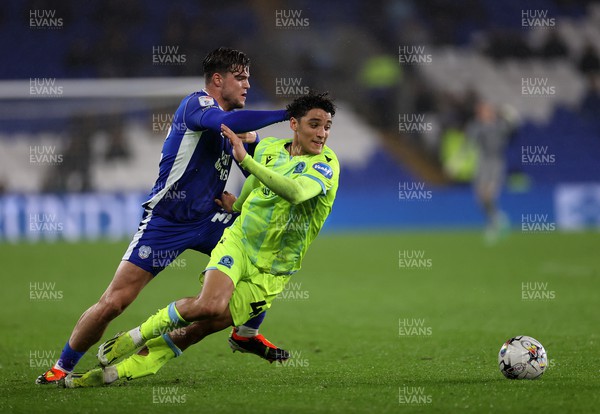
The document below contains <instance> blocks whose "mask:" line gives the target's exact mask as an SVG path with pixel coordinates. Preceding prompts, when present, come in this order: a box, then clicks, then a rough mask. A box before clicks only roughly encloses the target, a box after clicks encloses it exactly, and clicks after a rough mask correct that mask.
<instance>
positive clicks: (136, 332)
mask: <svg viewBox="0 0 600 414" xmlns="http://www.w3.org/2000/svg"><path fill="white" fill-rule="evenodd" d="M129 336H131V339H133V343H134V344H135V346H137V347H140V346H142V345H144V344H145V343H146V341H145V340H144V338H142V331H141V330H140V327H139V326H136V327H135V328H133V329H132V330H131V331H129Z"/></svg>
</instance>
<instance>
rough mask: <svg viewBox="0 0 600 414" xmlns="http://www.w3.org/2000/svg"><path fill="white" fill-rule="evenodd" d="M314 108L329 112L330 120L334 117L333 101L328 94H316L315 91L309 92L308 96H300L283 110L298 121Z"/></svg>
mask: <svg viewBox="0 0 600 414" xmlns="http://www.w3.org/2000/svg"><path fill="white" fill-rule="evenodd" d="M315 108H319V109H322V110H324V111H325V112H329V113H330V114H331V117H332V118H333V116H334V115H335V105H334V104H333V99H332V98H330V97H329V93H328V92H324V93H316V92H315V91H310V92H309V93H308V95H302V96H300V97H298V98H296V99H294V100H293V101H292V102H291V103H290V104H288V106H287V107H286V108H285V109H287V112H288V114H289V116H290V117H293V118H296V119H300V118H302V117H303V116H304V115H306V113H307V112H308V111H310V110H311V109H315Z"/></svg>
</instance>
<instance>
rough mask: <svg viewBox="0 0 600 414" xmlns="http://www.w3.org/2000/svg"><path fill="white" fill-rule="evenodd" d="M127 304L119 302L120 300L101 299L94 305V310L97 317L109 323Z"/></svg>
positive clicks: (112, 298) (111, 298)
mask: <svg viewBox="0 0 600 414" xmlns="http://www.w3.org/2000/svg"><path fill="white" fill-rule="evenodd" d="M128 304H129V303H127V302H125V301H123V300H121V299H120V298H114V297H110V298H104V297H103V298H101V299H100V301H99V302H98V303H97V304H96V308H97V310H98V311H99V312H98V313H99V316H100V318H101V319H103V320H107V321H111V320H113V319H115V318H116V317H117V316H119V315H120V314H121V313H123V311H124V310H125V308H126V307H127V305H128Z"/></svg>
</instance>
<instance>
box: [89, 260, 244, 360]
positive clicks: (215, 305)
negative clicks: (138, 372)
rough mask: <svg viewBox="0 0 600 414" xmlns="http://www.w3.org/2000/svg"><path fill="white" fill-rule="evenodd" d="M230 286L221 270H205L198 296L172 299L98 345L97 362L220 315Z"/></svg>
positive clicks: (231, 285)
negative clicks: (141, 321)
mask: <svg viewBox="0 0 600 414" xmlns="http://www.w3.org/2000/svg"><path fill="white" fill-rule="evenodd" d="M234 288H235V286H234V284H233V281H232V279H231V278H230V277H229V276H227V275H226V274H225V273H223V272H221V271H219V270H217V269H213V270H209V271H207V272H206V274H205V275H204V281H203V285H202V290H201V291H200V294H199V295H198V296H196V297H190V298H183V299H180V300H178V301H177V302H172V303H170V304H169V305H168V306H167V307H165V308H163V309H160V310H159V311H158V312H157V313H155V314H154V315H152V316H151V317H150V318H148V319H147V320H146V321H144V322H143V323H142V324H141V325H139V326H137V327H135V328H133V329H131V330H130V331H129V332H126V333H125V334H123V335H119V336H117V337H115V338H113V339H111V340H109V341H107V342H105V343H103V344H102V345H100V348H99V350H98V360H99V361H100V364H101V365H104V366H106V365H110V364H112V363H113V362H114V361H116V360H117V359H119V358H122V357H124V356H126V355H128V354H130V353H132V352H134V351H135V350H136V349H138V348H140V347H142V346H143V345H144V344H145V343H146V342H147V341H148V340H150V339H153V338H157V337H159V336H161V335H163V334H165V333H168V332H170V331H173V330H175V329H178V328H181V327H185V326H188V325H189V324H190V323H191V322H195V321H204V320H214V319H218V318H220V317H221V316H222V315H223V313H224V312H225V311H226V310H227V305H228V303H229V299H230V298H231V295H232V293H233V290H234Z"/></svg>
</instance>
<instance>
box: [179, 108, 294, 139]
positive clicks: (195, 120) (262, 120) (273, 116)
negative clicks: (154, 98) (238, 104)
mask: <svg viewBox="0 0 600 414" xmlns="http://www.w3.org/2000/svg"><path fill="white" fill-rule="evenodd" d="M286 119H289V115H288V114H287V111H286V110H285V109H282V110H278V111H235V112H225V111H222V110H220V109H218V108H216V107H209V108H204V109H201V110H196V111H193V112H192V113H191V114H188V115H187V116H185V119H184V121H185V123H186V125H187V126H188V127H189V128H190V129H192V130H194V131H201V130H203V129H210V130H213V131H217V132H220V131H221V124H225V123H226V124H227V125H228V126H229V127H230V128H231V130H232V131H234V132H235V133H242V132H249V131H254V130H256V129H260V128H264V127H266V126H268V125H271V124H275V123H277V122H282V121H285V120H286Z"/></svg>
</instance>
